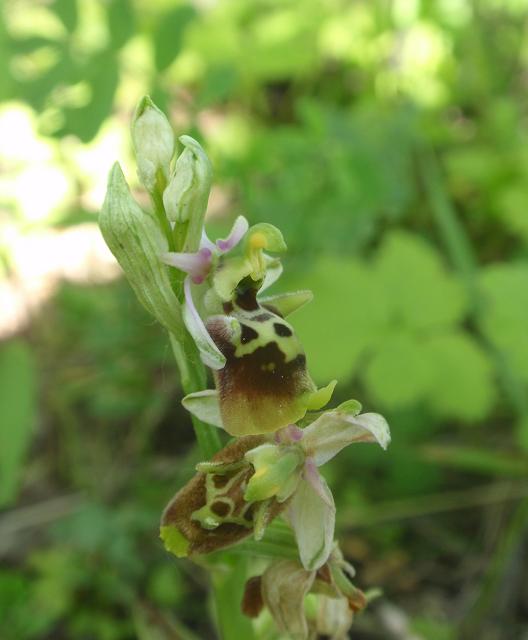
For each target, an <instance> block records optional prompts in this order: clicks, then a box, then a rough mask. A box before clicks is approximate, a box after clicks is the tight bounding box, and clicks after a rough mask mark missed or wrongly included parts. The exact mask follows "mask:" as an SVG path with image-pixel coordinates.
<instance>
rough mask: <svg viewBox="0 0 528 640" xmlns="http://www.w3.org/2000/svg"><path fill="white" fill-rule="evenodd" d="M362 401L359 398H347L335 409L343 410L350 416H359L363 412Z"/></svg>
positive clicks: (342, 411)
mask: <svg viewBox="0 0 528 640" xmlns="http://www.w3.org/2000/svg"><path fill="white" fill-rule="evenodd" d="M362 408H363V407H362V406H361V403H360V402H358V400H345V402H342V403H341V404H340V405H339V406H338V407H337V408H336V409H335V411H341V413H346V414H347V415H349V416H357V415H359V414H360V413H361V409H362Z"/></svg>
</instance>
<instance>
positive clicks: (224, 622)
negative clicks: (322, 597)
mask: <svg viewBox="0 0 528 640" xmlns="http://www.w3.org/2000/svg"><path fill="white" fill-rule="evenodd" d="M152 199H153V204H154V208H155V210H156V216H157V218H158V220H160V222H161V224H162V228H163V230H164V233H165V235H166V236H167V240H168V242H169V248H170V250H171V251H180V250H181V248H182V245H183V243H184V242H185V239H186V238H185V234H182V233H176V232H174V233H173V232H171V229H170V225H169V223H168V220H167V216H166V213H165V208H164V206H163V198H162V197H161V195H160V193H158V192H156V193H154V194H153V196H152ZM171 285H172V287H173V290H174V292H175V294H176V296H177V297H178V299H179V300H180V301H181V302H183V279H182V278H181V277H180V275H179V274H178V273H177V272H175V274H174V277H173V278H172V279H171ZM169 337H170V342H171V347H172V352H173V354H174V358H175V360H176V364H177V366H178V369H179V372H180V380H181V386H182V389H183V392H184V393H185V394H186V395H187V394H189V393H194V392H196V391H203V390H204V389H206V387H207V371H206V369H205V365H204V364H203V362H202V361H201V359H200V355H199V352H198V349H197V347H196V345H195V343H194V340H193V339H192V337H191V335H190V334H189V333H188V332H187V331H185V332H184V334H183V339H180V340H178V339H177V338H176V336H174V335H173V334H172V333H169ZM191 420H192V425H193V428H194V433H195V435H196V440H197V442H198V447H199V449H200V455H201V457H202V458H203V459H204V460H209V459H211V457H212V456H213V455H214V454H215V453H217V452H218V451H219V450H220V449H221V448H222V440H221V439H220V435H219V433H218V428H217V427H213V426H211V425H209V424H206V423H205V422H203V421H202V420H200V419H198V418H197V417H196V416H194V415H191ZM246 562H247V561H246V558H244V557H238V558H232V559H231V562H230V563H229V566H228V567H224V568H223V570H222V571H221V572H218V571H214V572H213V573H212V588H213V601H214V605H215V613H216V623H217V626H218V630H219V635H220V637H221V638H222V640H240V638H245V639H247V640H253V638H254V637H255V636H254V633H253V626H252V624H251V622H250V621H249V619H247V618H246V617H244V615H243V614H242V611H241V609H240V603H241V601H242V595H243V592H244V584H245V581H246V570H247V567H246Z"/></svg>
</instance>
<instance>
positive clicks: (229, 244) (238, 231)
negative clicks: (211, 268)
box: [216, 216, 249, 253]
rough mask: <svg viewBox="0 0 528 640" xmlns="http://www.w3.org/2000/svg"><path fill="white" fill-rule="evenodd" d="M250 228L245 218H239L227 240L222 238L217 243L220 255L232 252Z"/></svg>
mask: <svg viewBox="0 0 528 640" xmlns="http://www.w3.org/2000/svg"><path fill="white" fill-rule="evenodd" d="M248 228H249V223H248V221H247V220H246V219H245V218H244V216H238V218H237V219H236V220H235V223H234V224H233V228H232V229H231V231H230V232H229V235H228V236H227V238H223V239H222V238H220V239H219V240H217V241H216V246H217V247H218V250H219V251H220V253H226V251H231V249H234V248H235V247H236V246H237V244H238V243H239V242H240V241H241V240H242V238H243V237H244V236H245V235H246V231H247V230H248Z"/></svg>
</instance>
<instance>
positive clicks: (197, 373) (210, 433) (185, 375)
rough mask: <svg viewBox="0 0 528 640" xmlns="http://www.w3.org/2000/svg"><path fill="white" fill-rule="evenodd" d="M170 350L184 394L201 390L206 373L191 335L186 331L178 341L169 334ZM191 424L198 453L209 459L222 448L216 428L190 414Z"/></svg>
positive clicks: (203, 387) (204, 382)
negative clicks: (178, 371) (183, 337)
mask: <svg viewBox="0 0 528 640" xmlns="http://www.w3.org/2000/svg"><path fill="white" fill-rule="evenodd" d="M170 341H171V345H172V351H173V353H174V357H175V359H176V362H177V364H178V368H179V370H180V377H181V385H182V388H183V391H184V393H185V394H188V393H195V392H196V391H203V390H204V389H205V388H206V382H207V375H206V372H205V366H204V365H203V363H202V361H201V360H200V356H199V354H198V349H197V348H196V345H195V344H194V342H193V340H192V338H191V336H190V335H189V334H188V333H186V334H185V339H184V341H183V342H180V341H178V340H177V339H176V338H175V337H174V335H173V334H172V333H171V334H170ZM191 419H192V424H193V427H194V432H195V434H196V440H197V441H198V446H199V447H200V454H201V456H202V457H203V458H204V460H209V459H210V458H211V457H212V456H213V455H214V454H215V453H216V452H217V451H219V450H220V449H221V448H222V441H221V440H220V436H219V434H218V428H217V427H212V426H211V425H209V424H206V423H205V422H202V421H201V420H199V419H198V418H197V417H196V416H192V415H191Z"/></svg>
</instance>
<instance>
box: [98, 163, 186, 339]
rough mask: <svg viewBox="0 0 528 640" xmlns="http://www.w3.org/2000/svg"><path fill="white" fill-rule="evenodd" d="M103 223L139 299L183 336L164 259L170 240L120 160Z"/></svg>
mask: <svg viewBox="0 0 528 640" xmlns="http://www.w3.org/2000/svg"><path fill="white" fill-rule="evenodd" d="M99 226H100V228H101V232H102V234H103V237H104V239H105V241H106V244H107V245H108V247H109V248H110V251H111V252H112V253H113V254H114V256H115V258H116V260H117V261H118V262H119V264H120V266H121V268H122V269H123V271H124V272H125V275H126V277H127V279H128V281H129V282H130V285H131V286H132V288H133V289H134V292H135V293H136V296H137V297H138V300H139V301H140V302H141V304H142V305H143V306H144V307H145V308H146V309H147V310H148V311H149V312H150V313H151V314H152V315H153V316H154V317H155V318H156V319H157V320H158V321H159V322H160V323H161V324H162V325H163V326H164V327H165V328H167V329H168V330H169V331H171V332H172V333H173V334H174V335H175V336H181V335H182V332H183V330H184V326H183V320H182V315H181V308H180V303H179V302H178V299H177V298H176V295H175V294H174V291H173V290H172V287H171V283H170V280H169V274H168V270H167V267H166V266H165V265H164V264H163V263H162V262H161V260H160V255H161V254H162V253H163V252H164V251H167V249H168V245H167V240H166V239H165V236H164V235H163V233H162V232H161V230H160V228H159V226H158V224H157V221H156V220H155V219H154V218H153V217H152V216H151V215H150V214H149V213H146V212H145V211H143V210H142V209H141V208H140V206H139V205H138V204H137V202H136V201H135V200H134V198H133V197H132V194H131V193H130V190H129V188H128V185H127V183H126V180H125V177H124V175H123V172H122V171H121V168H120V166H119V164H118V163H116V164H115V165H114V166H113V168H112V171H111V172H110V177H109V179H108V189H107V193H106V198H105V201H104V205H103V209H102V211H101V214H100V216H99Z"/></svg>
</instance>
